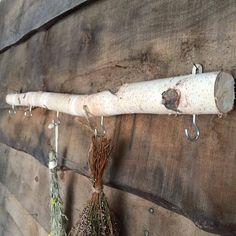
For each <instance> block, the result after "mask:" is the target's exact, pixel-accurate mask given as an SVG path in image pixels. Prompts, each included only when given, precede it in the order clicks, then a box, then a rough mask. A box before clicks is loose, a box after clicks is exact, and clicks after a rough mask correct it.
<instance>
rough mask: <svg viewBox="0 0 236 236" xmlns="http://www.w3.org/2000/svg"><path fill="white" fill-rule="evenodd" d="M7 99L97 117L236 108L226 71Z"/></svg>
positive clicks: (14, 96) (200, 112)
mask: <svg viewBox="0 0 236 236" xmlns="http://www.w3.org/2000/svg"><path fill="white" fill-rule="evenodd" d="M6 102H7V103H8V104H10V105H14V106H31V107H42V108H46V109H49V110H54V111H59V112H63V113H68V114H71V115H75V116H85V114H86V112H85V109H84V108H85V107H86V108H87V111H89V113H90V114H91V115H93V116H112V115H120V114H128V113H149V114H176V113H179V114H219V113H227V112H229V111H230V110H232V108H233V104H234V79H233V77H232V75H231V74H229V73H226V72H211V73H203V74H196V75H193V74H191V75H184V76H178V77H172V78H166V79H157V80H152V81H143V82H137V83H130V84H123V85H122V86H121V87H120V88H119V89H118V91H117V92H116V93H112V92H110V91H103V92H99V93H96V94H91V95H72V94H60V93H51V92H28V93H21V94H9V95H7V96H6Z"/></svg>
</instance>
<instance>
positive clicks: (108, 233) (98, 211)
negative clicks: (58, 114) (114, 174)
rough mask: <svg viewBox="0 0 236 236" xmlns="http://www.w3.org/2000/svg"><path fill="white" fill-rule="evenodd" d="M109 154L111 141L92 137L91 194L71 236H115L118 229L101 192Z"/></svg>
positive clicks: (90, 158)
mask: <svg viewBox="0 0 236 236" xmlns="http://www.w3.org/2000/svg"><path fill="white" fill-rule="evenodd" d="M110 153H111V140H108V139H107V138H106V137H100V136H96V137H95V136H93V138H92V151H91V155H90V157H89V166H90V170H91V175H92V176H91V177H92V180H93V194H92V197H91V199H90V201H89V202H88V204H87V206H86V207H85V208H84V210H83V212H82V214H81V220H80V221H79V222H78V223H77V224H76V225H75V226H74V227H73V228H72V230H71V232H70V234H69V235H73V236H117V235H118V227H117V224H116V222H115V217H114V214H113V213H112V211H111V210H110V208H109V204H108V202H107V199H106V196H105V194H104V192H103V180H102V177H103V174H104V170H105V168H106V166H107V163H108V160H109V156H110Z"/></svg>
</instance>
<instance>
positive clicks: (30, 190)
mask: <svg viewBox="0 0 236 236" xmlns="http://www.w3.org/2000/svg"><path fill="white" fill-rule="evenodd" d="M3 153H4V157H3ZM0 154H1V159H0V162H1V166H3V168H5V169H6V173H5V175H4V176H1V178H0V182H4V184H6V187H7V188H8V189H9V190H10V191H11V192H12V193H9V191H8V190H7V189H6V187H4V186H3V184H0V191H1V192H2V190H4V191H7V192H8V193H7V199H6V200H5V201H6V202H8V203H7V204H6V208H7V210H8V211H9V212H10V213H11V214H12V215H13V216H14V218H15V219H17V223H18V226H19V227H20V228H21V230H22V232H23V235H25V236H27V235H44V234H40V233H39V232H38V231H37V230H36V229H32V228H33V225H34V224H31V223H32V222H31V221H32V219H31V218H32V217H31V216H30V214H31V213H32V215H33V213H37V214H38V215H37V216H34V218H36V219H37V221H38V222H39V223H40V224H41V225H44V227H46V228H48V227H49V225H48V224H49V221H48V212H49V199H48V195H49V193H48V187H49V186H48V181H47V178H48V169H47V168H45V167H44V166H42V165H40V164H39V162H38V161H36V160H35V159H34V158H33V157H32V156H30V155H28V154H25V153H23V152H20V151H16V150H14V149H12V148H10V147H7V146H6V145H3V144H0ZM36 176H37V178H35V177H36ZM16 177H17V180H16ZM36 179H37V181H35V180H36ZM60 179H61V186H62V192H63V194H62V196H63V200H64V202H65V207H66V212H67V215H68V217H69V219H70V223H71V224H74V223H75V222H76V221H77V220H78V219H79V214H80V213H81V212H82V210H83V208H84V206H85V204H86V202H87V200H88V199H89V198H90V196H91V183H90V181H89V180H88V179H87V178H86V177H84V176H81V175H79V174H76V173H73V172H71V171H66V172H61V173H60ZM16 181H17V182H18V186H17V185H16ZM19 183H21V184H20V185H19ZM105 192H106V195H107V196H108V200H109V202H110V205H111V207H112V208H113V210H114V211H115V212H116V213H117V216H118V218H119V221H120V225H121V230H122V231H121V235H123V236H126V235H130V236H131V235H137V236H142V235H144V231H145V230H147V231H149V232H150V235H156V236H159V235H165V236H168V235H170V236H171V235H181V236H210V235H212V234H210V233H207V232H205V231H203V230H201V229H199V228H198V227H197V226H195V225H194V224H193V223H192V222H191V221H190V220H189V219H187V218H185V217H183V216H181V215H179V214H176V213H173V212H171V211H169V210H166V209H164V208H162V207H160V206H158V205H155V204H153V203H152V202H149V201H147V200H144V199H142V198H140V197H137V196H135V195H133V194H129V193H126V192H124V191H120V190H116V189H114V188H110V187H105ZM13 194H14V195H15V197H14V196H13ZM25 196H27V198H26V197H25ZM16 199H17V200H16ZM18 201H19V203H17V202H18ZM19 204H21V205H22V206H24V208H25V209H24V214H23V212H22V211H23V210H22V209H19ZM41 208H43V209H44V211H41ZM150 208H153V210H154V212H153V213H150V211H149V209H150ZM19 214H21V215H22V214H23V215H24V218H23V217H21V220H24V222H22V221H21V222H20V221H19V220H20V217H19ZM25 215H26V216H25ZM140 216H142V217H140ZM27 217H30V220H29V221H28V220H27ZM34 221H35V220H34ZM27 222H28V223H27ZM30 227H31V229H32V231H31V234H28V233H27V232H29V230H30ZM23 229H24V230H28V231H23Z"/></svg>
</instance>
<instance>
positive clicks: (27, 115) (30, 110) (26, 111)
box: [24, 106, 33, 117]
mask: <svg viewBox="0 0 236 236" xmlns="http://www.w3.org/2000/svg"><path fill="white" fill-rule="evenodd" d="M24 116H26V117H32V116H33V113H32V106H29V107H28V108H27V109H26V110H25V113H24Z"/></svg>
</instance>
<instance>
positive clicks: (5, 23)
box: [0, 0, 88, 52]
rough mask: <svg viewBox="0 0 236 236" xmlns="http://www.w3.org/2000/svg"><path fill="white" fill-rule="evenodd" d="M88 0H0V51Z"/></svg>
mask: <svg viewBox="0 0 236 236" xmlns="http://www.w3.org/2000/svg"><path fill="white" fill-rule="evenodd" d="M87 1H88V0H69V1H63V0H60V1H58V0H57V1H54V0H50V1H47V0H41V1H32V0H27V1H25V0H17V1H7V0H1V1H0V52H1V51H4V50H6V49H7V48H9V47H10V46H13V45H15V44H17V43H19V41H21V40H25V39H26V38H29V37H30V36H32V35H33V34H34V33H36V32H37V31H38V30H41V29H42V28H46V27H49V26H51V25H52V24H54V23H55V22H57V21H58V20H59V19H61V17H63V16H65V15H67V14H69V12H70V11H72V10H74V9H75V8H78V7H79V6H80V5H81V4H82V3H85V2H87Z"/></svg>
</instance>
